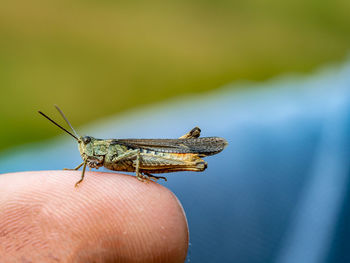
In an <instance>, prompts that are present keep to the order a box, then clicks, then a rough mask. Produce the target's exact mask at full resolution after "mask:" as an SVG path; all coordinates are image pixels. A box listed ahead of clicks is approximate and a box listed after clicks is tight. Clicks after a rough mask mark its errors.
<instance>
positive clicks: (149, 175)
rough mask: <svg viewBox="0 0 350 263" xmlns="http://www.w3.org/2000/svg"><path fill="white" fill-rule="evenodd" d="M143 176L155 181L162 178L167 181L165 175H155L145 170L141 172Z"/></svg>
mask: <svg viewBox="0 0 350 263" xmlns="http://www.w3.org/2000/svg"><path fill="white" fill-rule="evenodd" d="M142 173H143V174H144V175H145V176H147V177H149V179H154V180H155V181H157V180H159V179H163V180H164V181H168V180H167V179H166V177H164V176H155V175H152V174H150V173H147V172H142Z"/></svg>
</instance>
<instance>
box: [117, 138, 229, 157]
mask: <svg viewBox="0 0 350 263" xmlns="http://www.w3.org/2000/svg"><path fill="white" fill-rule="evenodd" d="M112 144H120V145H124V146H126V147H128V148H132V149H146V150H150V151H156V152H165V153H198V154H200V155H202V156H208V155H213V154H217V153H219V152H221V151H222V150H223V149H224V148H225V147H226V145H227V141H226V140H225V139H224V138H220V137H201V138H188V139H118V140H113V141H112Z"/></svg>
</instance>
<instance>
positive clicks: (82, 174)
mask: <svg viewBox="0 0 350 263" xmlns="http://www.w3.org/2000/svg"><path fill="white" fill-rule="evenodd" d="M82 164H84V166H83V171H82V173H81V178H80V180H79V181H78V182H76V183H75V188H77V187H78V186H79V184H80V183H81V182H82V181H83V180H84V176H85V170H86V164H87V162H86V161H84V162H83V163H82Z"/></svg>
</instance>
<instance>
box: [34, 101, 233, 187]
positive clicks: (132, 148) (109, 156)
mask: <svg viewBox="0 0 350 263" xmlns="http://www.w3.org/2000/svg"><path fill="white" fill-rule="evenodd" d="M55 107H56V109H57V110H58V112H59V113H60V114H61V116H62V117H63V119H64V120H65V121H66V122H67V124H68V125H69V127H70V128H71V129H72V131H73V133H74V134H73V133H71V132H70V131H68V130H66V129H65V128H63V127H62V126H61V125H59V124H58V123H56V122H55V121H54V120H52V119H51V118H50V117H48V116H47V115H45V114H44V113H42V112H41V111H39V113H40V114H41V115H42V116H44V117H45V118H46V119H48V120H49V121H51V122H52V123H53V124H55V125H56V126H58V127H59V128H60V129H62V130H63V131H65V132H66V133H68V134H69V135H71V136H72V137H73V138H74V139H75V140H76V141H77V142H78V147H79V152H80V155H81V158H82V159H83V161H82V163H81V164H79V165H78V166H77V167H75V168H74V169H66V170H78V169H79V168H80V167H83V171H82V174H81V178H80V180H79V181H78V182H76V184H75V187H78V185H79V184H80V183H81V182H82V181H83V180H84V175H85V170H86V166H89V167H90V169H91V168H96V169H98V168H99V167H101V166H104V167H105V168H107V169H109V170H114V171H125V172H135V173H136V177H137V179H139V180H140V181H145V180H147V179H155V180H157V179H160V178H161V179H164V180H166V178H165V177H163V176H155V175H152V174H151V173H156V174H158V173H169V172H179V171H195V172H201V171H204V170H205V169H206V168H207V162H205V161H204V160H203V159H202V158H203V157H206V156H209V155H214V154H217V153H219V152H221V151H222V150H223V149H224V148H225V147H226V146H227V141H226V140H225V139H224V138H220V137H201V138H199V136H200V132H201V130H200V129H199V128H198V127H195V128H193V129H192V130H191V131H189V132H188V133H186V134H185V135H183V136H181V137H180V138H178V139H106V140H105V139H97V138H94V137H91V136H79V135H78V134H77V132H76V131H75V130H74V128H73V126H72V125H71V124H70V122H69V121H68V119H67V118H66V116H65V115H64V113H63V112H62V110H61V109H60V108H59V107H58V106H56V105H55Z"/></svg>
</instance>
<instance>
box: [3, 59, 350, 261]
mask: <svg viewBox="0 0 350 263" xmlns="http://www.w3.org/2000/svg"><path fill="white" fill-rule="evenodd" d="M237 87H238V88H242V87H244V88H246V89H244V91H240V92H237V91H234V90H237ZM249 87H251V89H250V88H249ZM349 96H350V64H349V63H348V64H344V65H343V66H339V67H336V66H333V67H331V68H325V69H322V70H319V71H317V72H316V73H314V74H313V75H312V76H304V77H303V76H284V77H280V78H276V79H273V80H270V81H268V82H265V83H262V84H261V83H260V84H257V83H237V84H235V85H228V86H226V87H223V88H222V89H221V90H218V91H216V92H214V93H209V94H206V95H201V96H193V97H185V98H178V99H175V100H173V101H167V102H164V103H162V104H158V105H155V106H151V107H149V108H142V109H136V110H134V111H132V112H128V113H125V114H124V115H123V116H117V117H112V118H108V119H105V120H101V121H100V122H96V123H93V124H91V126H88V127H84V128H82V129H80V132H81V133H82V134H89V135H92V136H95V137H100V138H127V137H136V138H166V137H169V138H172V137H173V138H177V137H179V136H181V135H183V134H184V133H185V132H187V131H188V130H190V129H191V128H193V127H194V126H199V127H200V128H201V129H202V136H221V137H225V138H226V139H227V140H228V142H229V146H228V147H227V148H226V149H225V150H224V151H223V152H222V153H221V154H219V155H216V156H213V157H208V158H207V159H206V160H207V161H208V164H209V166H208V169H207V170H206V171H205V172H203V173H190V172H182V173H173V174H168V176H167V177H168V182H165V183H162V184H164V185H166V186H167V187H169V188H170V189H171V190H172V191H173V192H174V193H175V194H176V195H177V196H178V198H179V199H180V201H181V202H182V204H183V206H184V209H185V211H186V214H187V218H188V223H189V229H190V242H191V246H190V250H189V255H188V261H191V262H249V263H252V262H253V263H254V262H257V263H260V262H261V263H266V262H278V263H280V262H281V263H295V262H307V263H316V262H317V263H319V262H350V252H349V250H348V245H347V244H349V241H350V235H349V234H350V233H349V232H350V225H349V222H350V212H349V211H350V209H349V208H350V207H349V204H350V195H349V193H350V192H349V190H348V189H349V182H348V181H349V152H350V149H349V142H350V129H349V128H350V126H349V125H350V118H349V112H350V104H349ZM33 114H36V113H33ZM67 115H68V117H69V113H68V112H67ZM38 118H41V116H39V115H38ZM43 121H45V120H44V119H43ZM47 125H51V124H50V123H49V122H48V124H47ZM52 128H53V129H57V128H56V127H54V126H53V127H52ZM57 133H58V134H62V133H61V131H60V130H58V129H57ZM79 161H80V156H79V153H78V150H77V146H76V143H75V141H74V140H72V139H71V138H70V137H69V136H67V135H64V134H62V136H60V137H58V138H57V139H55V140H51V141H46V142H42V143H40V144H34V145H27V146H25V147H20V148H17V149H13V150H11V151H8V152H6V153H3V154H2V155H1V156H0V170H1V172H12V171H23V170H46V169H50V170H51V169H62V168H63V167H74V166H76V165H77V164H78V163H79Z"/></svg>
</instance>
